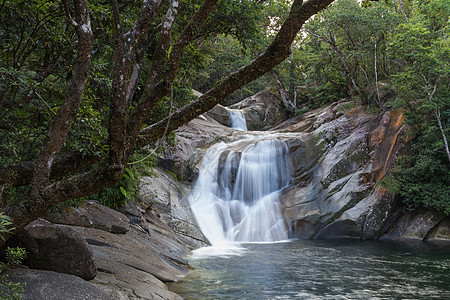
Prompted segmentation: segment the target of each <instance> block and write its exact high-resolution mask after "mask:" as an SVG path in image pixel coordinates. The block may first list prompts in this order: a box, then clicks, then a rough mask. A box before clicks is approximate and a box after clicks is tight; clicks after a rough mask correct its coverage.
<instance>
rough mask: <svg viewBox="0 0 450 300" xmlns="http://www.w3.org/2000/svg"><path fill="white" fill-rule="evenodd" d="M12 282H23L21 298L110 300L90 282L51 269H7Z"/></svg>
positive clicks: (27, 299)
mask: <svg viewBox="0 0 450 300" xmlns="http://www.w3.org/2000/svg"><path fill="white" fill-rule="evenodd" d="M8 275H9V278H10V279H11V281H13V282H25V283H26V286H25V291H24V294H23V300H94V299H95V300H112V299H117V297H116V295H114V294H107V293H105V292H103V291H101V290H100V289H99V288H97V287H96V286H94V285H92V284H91V283H89V282H87V281H85V280H83V279H81V278H79V277H77V276H74V275H68V274H61V273H56V272H52V271H43V270H29V269H15V270H11V271H8Z"/></svg>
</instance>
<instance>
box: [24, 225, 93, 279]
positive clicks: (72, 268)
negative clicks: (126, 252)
mask: <svg viewBox="0 0 450 300" xmlns="http://www.w3.org/2000/svg"><path fill="white" fill-rule="evenodd" d="M25 230H26V231H27V232H28V234H29V235H30V236H31V238H32V239H33V240H34V241H35V242H36V244H37V245H38V251H37V253H33V252H30V254H29V255H28V259H27V265H29V266H30V267H31V268H33V269H40V270H51V271H55V272H59V273H65V274H71V275H75V276H78V277H81V278H83V279H86V280H91V279H93V278H94V277H95V276H96V275H97V268H96V267H95V264H94V259H93V252H92V249H91V248H90V247H89V245H88V244H87V242H86V241H85V239H84V238H83V237H82V236H81V235H80V234H79V233H78V232H76V231H75V230H73V229H72V228H65V227H61V226H55V225H52V224H47V223H46V222H43V221H39V220H38V221H35V222H32V223H30V224H29V225H28V226H27V227H26V228H25Z"/></svg>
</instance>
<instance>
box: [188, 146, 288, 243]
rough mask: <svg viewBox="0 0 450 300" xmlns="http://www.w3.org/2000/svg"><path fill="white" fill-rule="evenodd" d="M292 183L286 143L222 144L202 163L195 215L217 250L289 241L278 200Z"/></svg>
mask: <svg viewBox="0 0 450 300" xmlns="http://www.w3.org/2000/svg"><path fill="white" fill-rule="evenodd" d="M290 178H291V163H290V160H289V158H288V147H287V145H286V144H285V143H284V142H283V141H280V140H278V139H273V138H271V139H267V138H266V139H261V138H260V139H253V140H250V139H245V140H241V141H237V142H234V143H231V144H228V145H227V144H225V143H223V142H222V143H219V144H216V145H214V146H213V147H211V148H210V149H209V150H208V151H207V153H206V154H205V157H204V158H203V160H202V163H201V166H200V172H199V177H198V179H197V181H196V183H195V185H194V187H193V190H192V193H191V195H190V201H191V204H192V211H193V212H194V215H195V216H196V218H197V221H198V224H199V226H200V228H201V229H202V231H203V233H204V234H205V236H206V237H207V238H208V239H209V240H210V242H211V243H212V244H213V245H217V244H220V243H221V242H224V241H236V242H271V241H280V240H286V239H287V238H288V234H287V225H286V223H285V221H284V219H283V216H282V214H281V210H280V206H279V199H278V197H279V193H280V190H281V189H282V188H284V187H286V186H287V185H288V184H289V181H290Z"/></svg>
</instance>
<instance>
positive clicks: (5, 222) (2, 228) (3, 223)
mask: <svg viewBox="0 0 450 300" xmlns="http://www.w3.org/2000/svg"><path fill="white" fill-rule="evenodd" d="M11 225H12V223H11V220H10V219H9V217H8V216H7V215H5V214H3V213H2V212H0V238H2V240H5V235H6V234H9V233H12V232H13V231H14V227H11Z"/></svg>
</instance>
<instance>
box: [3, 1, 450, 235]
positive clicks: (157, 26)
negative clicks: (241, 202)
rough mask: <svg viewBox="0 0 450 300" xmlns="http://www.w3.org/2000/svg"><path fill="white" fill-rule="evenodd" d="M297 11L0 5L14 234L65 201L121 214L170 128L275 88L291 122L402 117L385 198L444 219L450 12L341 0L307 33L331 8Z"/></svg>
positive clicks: (210, 5)
mask: <svg viewBox="0 0 450 300" xmlns="http://www.w3.org/2000/svg"><path fill="white" fill-rule="evenodd" d="M304 2H305V3H306V4H305V3H304V4H303V5H302V1H298V0H296V1H281V0H258V1H256V0H245V1H234V0H232V1H217V0H215V1H200V0H187V1H156V0H152V1H144V2H142V1H137V0H112V1H101V0H92V1H84V0H62V1H53V0H30V1H18V0H0V19H1V20H2V22H1V24H0V40H1V41H2V43H1V44H0V162H1V165H0V166H1V170H0V198H1V201H2V210H5V211H6V213H8V214H10V215H11V217H12V220H13V222H14V221H15V222H14V223H15V224H16V226H18V227H21V226H24V224H25V223H26V222H28V221H29V220H28V219H32V218H33V217H36V215H38V214H39V211H42V210H43V209H44V208H48V207H51V206H52V205H54V204H56V203H58V202H61V201H65V200H70V199H76V198H79V197H91V198H94V199H99V200H100V201H102V202H103V203H105V204H108V205H110V206H113V207H114V206H118V205H120V204H121V203H122V202H123V200H124V199H126V198H127V197H131V196H132V193H133V191H134V190H135V189H136V178H137V176H139V174H140V173H141V172H142V171H143V170H145V169H147V168H148V167H149V166H151V165H152V163H153V160H154V157H155V155H154V153H153V151H151V150H148V149H152V148H155V147H156V146H157V145H159V144H161V143H160V142H158V140H160V139H165V138H166V137H167V136H170V135H169V132H170V131H171V130H173V129H176V128H177V127H178V126H180V125H182V124H184V123H186V122H188V121H189V120H190V119H192V118H193V117H195V116H197V115H199V114H200V113H202V112H204V111H207V110H208V109H209V108H210V107H212V106H213V105H215V104H216V103H218V102H226V103H231V102H236V101H238V100H241V99H242V98H244V97H246V96H248V95H251V94H253V93H255V92H258V91H260V90H261V89H264V88H266V87H273V88H275V89H276V90H278V91H279V93H280V95H281V96H282V98H283V100H284V103H285V104H286V108H287V109H288V110H290V111H291V112H292V113H293V114H294V113H300V112H302V111H306V110H308V109H312V108H315V107H318V106H321V105H324V104H327V103H330V102H333V101H336V100H339V99H341V98H343V97H354V98H357V99H359V100H360V101H361V103H363V104H364V105H365V106H366V107H367V109H368V110H369V111H372V112H378V111H382V110H387V109H401V110H402V111H403V113H404V114H405V116H406V122H407V124H408V125H409V128H410V134H411V138H412V139H411V142H410V143H411V147H410V150H409V152H408V153H406V155H405V156H404V157H403V158H402V159H400V160H399V161H398V163H397V166H396V168H395V170H394V171H393V172H392V174H391V176H390V177H389V187H391V190H392V191H393V192H396V193H398V195H399V196H400V197H402V199H403V201H404V202H405V203H406V204H407V205H408V206H409V207H411V208H417V207H421V206H425V207H433V208H437V209H439V210H442V211H445V212H446V213H447V214H450V200H449V199H450V190H449V186H450V172H449V170H450V154H449V152H448V143H447V136H449V133H450V100H449V94H450V93H449V92H450V91H449V89H450V80H449V72H450V66H449V63H450V29H449V16H450V3H449V2H448V1H446V0H423V1H419V0H396V1H389V0H388V1H362V3H360V2H358V1H356V0H337V1H334V3H333V4H332V5H331V6H330V7H329V8H328V9H327V10H324V11H322V12H320V13H319V14H318V15H316V16H315V17H314V18H312V19H310V21H309V22H307V23H306V24H305V26H304V27H303V28H302V29H301V31H300V32H299V33H298V31H299V30H300V28H301V25H302V24H303V23H304V22H305V21H306V20H307V19H308V18H309V17H310V16H311V15H314V14H315V13H317V12H319V11H320V10H321V9H323V8H325V7H326V6H327V5H328V4H329V3H331V2H333V1H332V0H326V1H319V0H309V1H304ZM310 3H312V4H311V5H309V4H310ZM152 5H153V6H152ZM308 5H309V6H308ZM314 5H315V6H314ZM87 12H88V13H87ZM297 33H298V34H297ZM295 36H296V38H295V40H293V39H294V37H295ZM292 40H293V43H292V45H291V42H292ZM261 53H262V55H260V54H261ZM255 58H257V59H255ZM285 58H287V59H286V60H284V59H285ZM283 60H284V61H283ZM277 64H279V65H278V66H277V67H275V66H276V65H277ZM242 66H246V67H244V68H241V67H242ZM239 68H241V69H239ZM236 70H239V71H237V72H235V73H233V72H234V71H236ZM246 83H248V84H246ZM191 89H196V90H198V91H200V92H202V93H205V96H204V97H201V98H199V99H197V98H196V97H194V96H193V95H192V94H191ZM171 112H172V114H171ZM55 137H58V138H55ZM55 141H56V143H55ZM148 146H150V147H148ZM47 166H48V167H47ZM37 203H41V204H42V205H41V209H40V210H36V209H35V207H36V205H37ZM24 215H30V216H32V217H30V218H28V219H27V218H25V219H23V222H22V223H23V224H22V223H21V224H17V220H18V219H21V218H22V217H23V216H24Z"/></svg>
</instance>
